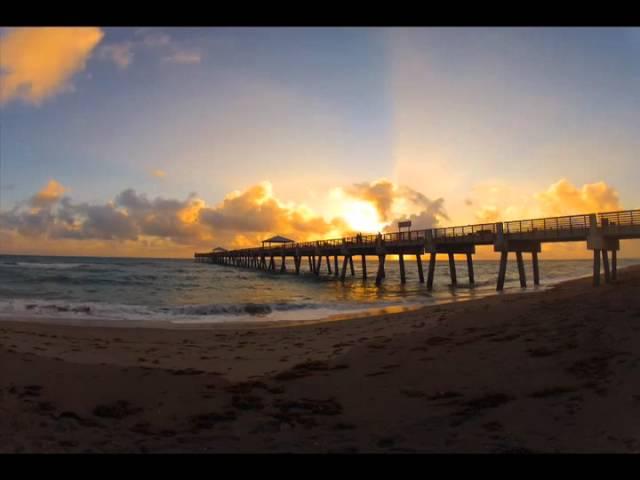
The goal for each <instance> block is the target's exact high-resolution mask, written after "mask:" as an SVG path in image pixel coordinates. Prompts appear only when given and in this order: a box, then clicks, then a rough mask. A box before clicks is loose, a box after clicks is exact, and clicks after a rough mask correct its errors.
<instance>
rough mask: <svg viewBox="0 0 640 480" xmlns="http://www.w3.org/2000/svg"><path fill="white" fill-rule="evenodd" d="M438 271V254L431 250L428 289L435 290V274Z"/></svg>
mask: <svg viewBox="0 0 640 480" xmlns="http://www.w3.org/2000/svg"><path fill="white" fill-rule="evenodd" d="M435 271H436V254H435V252H431V254H430V255H429V273H428V275H427V289H429V290H433V274H434V273H435Z"/></svg>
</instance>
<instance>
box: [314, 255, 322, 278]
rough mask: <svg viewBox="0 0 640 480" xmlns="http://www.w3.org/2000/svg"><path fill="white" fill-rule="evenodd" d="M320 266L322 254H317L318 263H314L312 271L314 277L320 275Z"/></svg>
mask: <svg viewBox="0 0 640 480" xmlns="http://www.w3.org/2000/svg"><path fill="white" fill-rule="evenodd" d="M321 266H322V255H318V263H317V264H316V265H315V269H314V273H315V274H316V277H317V276H318V275H320V267H321Z"/></svg>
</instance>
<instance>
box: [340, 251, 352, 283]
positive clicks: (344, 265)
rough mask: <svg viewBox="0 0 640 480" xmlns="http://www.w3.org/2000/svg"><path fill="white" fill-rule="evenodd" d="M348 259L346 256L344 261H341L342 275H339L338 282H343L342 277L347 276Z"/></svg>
mask: <svg viewBox="0 0 640 480" xmlns="http://www.w3.org/2000/svg"><path fill="white" fill-rule="evenodd" d="M349 258H350V257H348V256H347V255H345V256H344V260H343V261H342V273H341V274H340V280H342V281H343V282H344V277H346V276H347V263H349Z"/></svg>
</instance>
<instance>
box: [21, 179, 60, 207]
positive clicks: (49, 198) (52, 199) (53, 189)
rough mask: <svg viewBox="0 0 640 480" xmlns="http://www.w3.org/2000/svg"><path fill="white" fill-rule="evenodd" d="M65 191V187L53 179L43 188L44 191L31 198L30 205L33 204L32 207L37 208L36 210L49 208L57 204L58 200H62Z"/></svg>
mask: <svg viewBox="0 0 640 480" xmlns="http://www.w3.org/2000/svg"><path fill="white" fill-rule="evenodd" d="M65 191H66V188H65V187H63V186H62V185H61V184H60V183H59V182H57V181H56V180H53V179H51V180H49V182H48V183H47V184H46V185H45V186H44V187H43V188H42V190H40V191H39V192H38V193H36V194H35V195H34V196H33V197H31V199H30V202H29V203H30V204H31V206H32V207H35V208H43V207H48V206H49V205H52V204H54V203H56V202H57V201H58V200H60V199H61V198H62V195H63V194H64V192H65Z"/></svg>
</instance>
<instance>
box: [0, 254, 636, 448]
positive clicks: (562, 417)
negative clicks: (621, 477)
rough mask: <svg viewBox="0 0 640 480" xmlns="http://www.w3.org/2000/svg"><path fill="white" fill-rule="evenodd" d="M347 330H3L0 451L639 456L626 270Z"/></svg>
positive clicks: (632, 277) (632, 290)
mask: <svg viewBox="0 0 640 480" xmlns="http://www.w3.org/2000/svg"><path fill="white" fill-rule="evenodd" d="M618 278H619V280H618V282H617V283H614V284H610V285H604V284H603V285H601V286H600V287H597V288H594V287H592V286H591V279H590V278H581V279H575V280H571V281H567V282H563V283H560V284H558V285H556V286H554V287H552V288H548V289H546V290H543V291H538V292H533V293H539V295H530V293H532V292H530V291H529V292H518V293H514V294H500V295H492V296H487V297H484V298H481V299H474V300H471V301H466V300H465V301H461V302H455V303H447V304H438V305H432V306H426V307H424V308H421V309H417V310H412V311H409V312H401V313H389V314H382V315H377V316H363V317H361V318H354V319H351V320H349V321H333V322H326V321H323V322H315V323H307V322H304V323H301V324H297V325H282V324H276V325H271V326H269V327H267V328H264V326H261V327H260V328H247V326H246V325H239V326H238V325H235V326H229V325H227V326H222V327H220V328H218V326H216V328H206V329H183V328H180V329H162V328H160V329H154V328H143V329H136V328H113V327H95V326H90V327H82V328H78V327H76V326H69V325H52V324H36V323H33V322H10V321H3V322H0V413H2V415H0V451H1V452H88V451H93V452H145V451H147V452H601V451H602V452H637V451H639V450H640V437H638V435H637V432H638V428H637V425H635V423H636V422H635V421H634V420H633V418H636V417H637V412H638V411H640V391H638V390H637V382H636V381H635V379H636V377H637V368H638V367H640V354H638V353H637V352H638V351H640V324H639V323H638V322H639V321H640V297H639V296H638V295H637V292H638V291H639V290H638V289H640V266H631V267H626V268H624V269H620V270H619V271H618Z"/></svg>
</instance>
